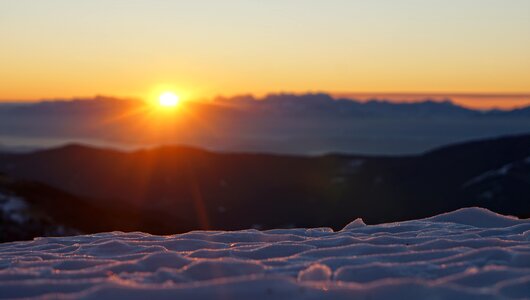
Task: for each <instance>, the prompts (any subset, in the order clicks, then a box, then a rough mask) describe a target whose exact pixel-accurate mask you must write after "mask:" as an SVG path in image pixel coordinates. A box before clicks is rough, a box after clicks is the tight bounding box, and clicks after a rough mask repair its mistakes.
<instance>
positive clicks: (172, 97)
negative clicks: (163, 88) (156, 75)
mask: <svg viewBox="0 0 530 300" xmlns="http://www.w3.org/2000/svg"><path fill="white" fill-rule="evenodd" d="M179 102H180V98H179V96H177V95H176V94H175V93H173V92H164V93H162V94H160V96H158V104H159V105H160V106H162V107H175V106H177V105H178V104H179Z"/></svg>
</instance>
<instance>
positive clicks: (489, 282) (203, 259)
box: [0, 208, 530, 300]
mask: <svg viewBox="0 0 530 300" xmlns="http://www.w3.org/2000/svg"><path fill="white" fill-rule="evenodd" d="M529 291H530V220H520V219H516V218H512V217H506V216H502V215H498V214H495V213H493V212H490V211H488V210H484V209H479V208H468V209H461V210H458V211H455V212H451V213H447V214H442V215H439V216H436V217H432V218H427V219H421V220H413V221H406V222H397V223H390V224H381V225H365V224H364V223H363V222H362V220H360V219H358V220H355V221H354V222H352V223H350V224H349V225H347V226H346V227H345V228H344V229H343V230H341V231H338V232H334V231H333V230H331V229H329V228H315V229H278V230H268V231H257V230H243V231H237V232H224V231H195V232H190V233H186V234H179V235H171V236H156V235H150V234H145V233H140V232H133V233H123V232H110V233H99V234H91V235H82V236H73V237H56V238H37V239H35V240H33V241H26V242H14V243H5V244H0V298H11V299H16V298H38V299H55V298H61V299H150V300H156V299H253V300H259V299H352V298H355V299H451V300H456V299H498V298H504V299H519V298H525V297H528V296H529V295H530V294H529Z"/></svg>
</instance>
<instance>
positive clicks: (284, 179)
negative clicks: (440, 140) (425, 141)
mask: <svg viewBox="0 0 530 300" xmlns="http://www.w3.org/2000/svg"><path fill="white" fill-rule="evenodd" d="M528 157H530V136H514V137H506V138H500V139H495V140H488V141H478V142H471V143H465V144H459V145H454V146H449V147H444V148H440V149H437V150H435V151H432V152H429V153H426V154H424V155H420V156H408V157H363V156H351V155H327V156H321V157H296V156H278V155H266V154H220V153H212V152H207V151H202V150H198V149H193V148H185V147H163V148H158V149H154V150H146V151H138V152H133V153H122V152H117V151H111V150H104V149H94V148H89V147H84V146H67V147H63V148H58V149H52V150H47V151H41V152H35V153H31V154H12V155H8V154H5V155H2V156H0V171H3V172H5V173H7V174H9V175H10V176H14V177H16V178H20V179H24V180H32V181H37V182H41V183H44V184H47V185H50V186H52V187H55V188H58V189H61V190H64V191H66V192H68V193H70V194H72V195H76V196H77V197H83V198H86V199H91V200H89V201H90V204H91V205H94V206H96V207H98V208H101V209H103V210H107V209H108V210H113V211H120V210H124V211H128V212H130V213H131V214H133V215H134V214H135V216H136V217H137V218H141V217H142V216H152V215H153V214H154V215H157V214H159V219H160V220H164V221H165V223H164V222H162V223H164V224H159V225H156V226H161V227H160V228H158V227H156V226H154V227H150V228H149V230H148V229H143V230H144V231H150V232H157V233H159V232H162V231H164V232H165V231H168V230H178V229H179V228H189V227H191V228H215V229H240V228H248V227H252V226H258V227H264V228H271V227H286V226H299V227H301V226H311V227H314V226H332V227H334V228H340V227H342V226H343V225H345V224H346V223H347V222H349V221H351V220H352V219H354V218H356V217H362V218H363V219H364V220H365V221H367V222H368V223H375V222H389V221H397V220H404V219H415V218H421V217H426V216H430V215H434V214H438V213H441V212H446V211H449V210H453V209H457V208H461V207H467V206H475V205H478V206H483V207H486V208H490V209H493V210H495V211H498V212H500V213H503V214H512V215H518V216H521V217H529V216H530V205H529V201H530V200H525V199H530V189H529V182H528V178H530V168H529V166H530V164H528V160H527V158H528ZM512 163H513V164H515V165H516V166H517V167H516V168H514V169H513V170H512V169H511V171H510V172H507V173H506V174H503V175H499V176H497V177H491V178H487V180H486V181H478V182H477V183H474V182H473V179H474V178H476V177H480V176H481V175H483V174H484V173H487V172H493V171H492V170H497V169H499V168H502V167H503V166H505V165H507V164H512ZM470 182H471V183H470ZM484 195H486V198H484ZM87 201H88V200H87ZM121 224H122V225H123V223H121ZM177 224H178V225H177ZM188 224H191V225H189V226H188ZM153 228H155V229H156V230H153ZM106 230H108V229H106Z"/></svg>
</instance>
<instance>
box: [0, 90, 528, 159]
mask: <svg viewBox="0 0 530 300" xmlns="http://www.w3.org/2000/svg"><path fill="white" fill-rule="evenodd" d="M150 109H152V108H150V105H149V104H146V102H143V101H140V100H130V99H129V100H121V99H117V98H110V97H96V98H94V99H77V100H75V99H74V100H71V101H66V100H63V101H45V102H38V103H11V104H0V137H1V139H0V146H1V145H3V146H4V147H11V149H20V150H28V149H37V148H45V147H51V146H58V145H63V144H67V143H71V142H78V143H88V144H94V145H98V146H106V147H116V148H119V149H138V148H142V147H146V146H147V147H151V146H157V145H164V144H179V145H188V146H195V147H199V148H206V149H210V150H214V151H235V152H241V151H244V152H272V153H280V154H281V153H284V154H288V153H290V154H323V153H337V152H340V153H357V154H372V155H407V154H417V153H421V152H425V151H428V150H430V149H433V148H436V147H440V146H443V145H447V144H452V143H457V142H464V141H467V140H471V139H482V138H492V137H498V136H503V135H511V134H524V133H528V132H529V131H530V129H529V128H530V107H520V108H514V109H507V110H498V109H491V110H477V109H471V108H466V107H462V106H459V105H457V104H454V103H453V102H451V101H450V100H445V101H440V100H436V101H435V100H429V99H427V100H424V101H420V102H412V103H395V102H390V101H388V100H377V99H373V100H368V101H367V100H363V101H358V100H355V99H347V98H338V99H337V98H334V97H332V96H331V95H328V94H300V95H295V94H271V95H268V96H265V97H264V98H255V97H252V96H238V97H231V98H223V97H218V98H215V99H213V100H211V101H202V102H201V101H195V102H193V101H189V102H186V103H185V105H183V106H182V107H181V108H179V109H178V110H177V111H175V112H174V113H173V114H170V115H157V114H153V113H151V112H150Z"/></svg>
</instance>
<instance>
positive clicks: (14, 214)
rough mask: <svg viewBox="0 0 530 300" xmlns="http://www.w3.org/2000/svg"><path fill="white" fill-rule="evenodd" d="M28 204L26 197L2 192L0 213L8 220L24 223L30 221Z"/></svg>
mask: <svg viewBox="0 0 530 300" xmlns="http://www.w3.org/2000/svg"><path fill="white" fill-rule="evenodd" d="M28 209H29V206H28V204H27V203H26V201H24V199H22V198H19V197H15V196H8V195H4V194H0V215H1V216H2V217H3V218H4V219H6V220H12V221H13V222H16V223H19V224H22V223H24V222H27V221H28V219H29V218H28V216H27V210H28Z"/></svg>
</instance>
